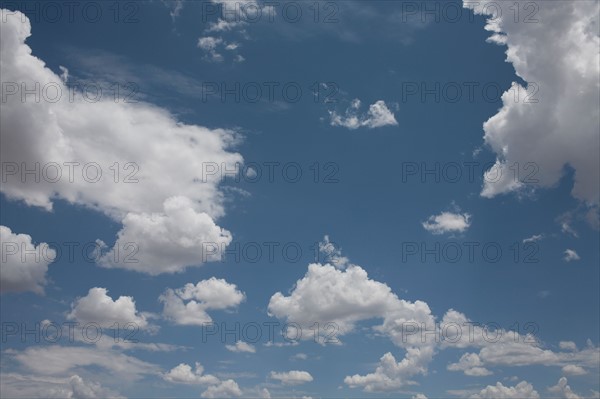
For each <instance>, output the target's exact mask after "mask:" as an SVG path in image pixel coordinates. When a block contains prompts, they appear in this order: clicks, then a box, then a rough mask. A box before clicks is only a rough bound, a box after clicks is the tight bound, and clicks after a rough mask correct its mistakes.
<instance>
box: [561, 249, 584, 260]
mask: <svg viewBox="0 0 600 399" xmlns="http://www.w3.org/2000/svg"><path fill="white" fill-rule="evenodd" d="M564 253H565V256H564V257H563V260H564V261H565V262H571V261H575V260H580V259H581V258H580V257H579V255H578V254H577V252H575V251H574V250H572V249H566V250H565V252H564Z"/></svg>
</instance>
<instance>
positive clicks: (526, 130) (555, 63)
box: [463, 0, 600, 206]
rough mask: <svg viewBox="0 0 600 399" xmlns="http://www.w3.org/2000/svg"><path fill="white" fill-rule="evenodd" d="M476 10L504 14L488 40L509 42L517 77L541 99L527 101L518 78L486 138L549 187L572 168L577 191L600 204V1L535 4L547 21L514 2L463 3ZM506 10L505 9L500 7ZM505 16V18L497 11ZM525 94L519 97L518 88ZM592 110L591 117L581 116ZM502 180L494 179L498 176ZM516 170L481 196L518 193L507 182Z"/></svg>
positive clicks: (502, 159)
mask: <svg viewBox="0 0 600 399" xmlns="http://www.w3.org/2000/svg"><path fill="white" fill-rule="evenodd" d="M463 4H464V7H465V8H471V9H474V11H475V13H476V14H482V13H484V12H488V13H489V14H491V13H495V14H497V15H496V16H495V18H493V19H489V20H488V24H487V26H486V28H485V29H486V30H488V31H491V32H493V35H492V36H491V37H490V39H489V41H490V42H493V43H497V44H500V45H506V47H507V50H506V56H507V61H509V62H511V63H512V64H513V66H514V68H515V72H516V74H517V75H518V76H519V77H521V78H523V79H524V80H525V81H526V82H528V84H529V85H530V90H529V92H528V93H532V90H533V89H534V88H537V89H539V90H537V93H536V94H535V95H534V96H533V97H534V98H535V99H537V100H538V101H537V102H535V103H531V102H529V103H528V102H526V101H524V100H525V98H524V95H525V90H526V89H525V88H523V87H521V86H520V85H518V84H516V83H514V84H513V88H512V89H511V90H509V91H507V92H505V93H504V94H503V96H502V100H503V107H502V108H501V109H500V110H499V111H498V113H497V114H496V115H494V116H492V117H491V118H490V119H489V120H488V121H487V122H485V124H484V130H485V136H484V139H485V142H486V144H487V145H489V146H490V147H491V148H492V150H493V151H494V152H496V155H497V159H498V161H497V162H498V164H499V165H502V166H503V167H504V170H505V171H508V168H507V167H508V165H514V164H515V163H518V164H519V165H520V168H523V167H524V166H525V165H526V164H527V163H534V164H535V165H536V167H537V172H536V173H535V176H534V178H535V179H537V180H538V181H539V185H540V186H542V187H553V186H555V185H556V184H557V183H558V181H559V179H560V178H561V176H563V175H564V167H565V165H569V166H570V167H572V168H573V169H574V170H575V176H574V179H575V182H574V186H573V190H572V195H573V196H574V197H576V198H578V199H580V200H582V201H586V202H587V203H588V204H595V205H596V206H597V204H598V201H599V197H600V187H599V185H600V183H599V182H600V172H599V171H600V157H599V156H598V146H600V136H599V135H598V127H599V126H600V117H599V115H600V111H599V110H600V104H599V98H598V90H599V88H600V87H599V82H598V74H599V73H600V65H599V63H598V47H599V45H600V39H599V37H598V30H597V28H596V27H597V26H598V22H599V21H598V14H599V7H600V4H599V3H598V2H594V1H590V2H587V1H574V2H572V1H553V2H545V3H544V5H543V7H538V8H536V13H535V16H534V18H535V19H537V20H538V21H543V23H540V22H538V23H522V22H523V20H522V19H521V18H519V19H517V20H515V18H513V14H511V11H510V10H509V7H510V6H511V4H512V3H511V4H508V3H502V4H500V3H498V2H494V1H493V0H485V1H480V2H471V1H466V0H465V1H464V3H463ZM498 8H500V9H501V14H499V13H498V12H497V11H496V10H497V9H498ZM498 15H499V16H498ZM517 90H518V93H520V98H519V101H516V100H515V93H516V92H517ZM582 115H585V117H581V116H582ZM494 180H495V179H494ZM512 180H513V174H512V173H505V174H504V175H503V178H501V179H499V181H497V182H494V181H491V180H487V181H486V182H485V185H484V188H483V191H482V193H481V194H482V195H483V196H485V197H493V196H495V195H498V194H501V193H505V192H509V191H513V190H518V189H520V188H522V187H523V186H524V185H523V184H508V183H507V182H508V181H512Z"/></svg>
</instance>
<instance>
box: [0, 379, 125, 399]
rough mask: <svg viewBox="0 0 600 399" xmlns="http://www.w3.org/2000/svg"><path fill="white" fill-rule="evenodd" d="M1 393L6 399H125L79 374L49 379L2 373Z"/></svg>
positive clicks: (0, 381) (0, 380)
mask: <svg viewBox="0 0 600 399" xmlns="http://www.w3.org/2000/svg"><path fill="white" fill-rule="evenodd" d="M0 393H1V396H2V397H5V398H61V399H93V398H99V399H104V398H114V399H116V398H123V396H121V395H120V394H119V393H117V392H115V391H113V390H111V389H109V388H106V387H104V386H102V385H101V384H100V383H98V382H95V381H88V380H84V379H83V378H81V377H80V376H79V375H77V374H74V375H72V376H71V377H47V376H35V375H22V374H17V373H8V374H6V373H2V378H0Z"/></svg>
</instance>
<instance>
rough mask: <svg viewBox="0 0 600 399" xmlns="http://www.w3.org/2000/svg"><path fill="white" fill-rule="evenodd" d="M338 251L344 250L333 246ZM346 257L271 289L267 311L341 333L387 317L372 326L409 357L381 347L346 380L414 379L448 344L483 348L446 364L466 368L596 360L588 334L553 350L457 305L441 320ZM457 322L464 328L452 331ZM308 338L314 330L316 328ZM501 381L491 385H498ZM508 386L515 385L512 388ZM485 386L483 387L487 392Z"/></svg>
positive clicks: (369, 387)
mask: <svg viewBox="0 0 600 399" xmlns="http://www.w3.org/2000/svg"><path fill="white" fill-rule="evenodd" d="M333 253H335V254H337V255H338V256H341V253H340V251H338V250H336V249H335V248H334V250H333ZM348 264H349V266H348V267H347V268H346V269H338V268H336V267H334V266H333V265H330V264H320V263H314V264H310V265H309V266H308V271H307V272H306V274H305V276H304V277H303V278H302V279H300V280H298V281H297V282H296V284H295V285H294V287H293V289H292V290H291V291H290V292H289V294H288V295H287V296H286V295H283V294H282V293H280V292H278V293H276V294H274V295H273V296H272V297H271V300H270V301H269V305H268V311H269V314H270V315H272V316H275V317H278V318H280V319H284V320H285V321H287V322H292V321H293V322H296V323H298V324H299V325H300V326H301V327H302V328H303V329H304V328H309V327H310V326H311V325H312V324H313V323H315V322H318V323H326V322H333V323H335V326H337V331H336V336H338V337H343V336H344V335H345V334H348V333H350V332H351V331H353V330H354V329H355V327H356V325H357V323H359V322H360V321H363V320H372V319H381V320H383V322H382V323H381V324H380V325H375V326H373V327H372V329H373V330H374V331H375V332H376V333H377V334H379V335H383V336H386V337H389V339H390V340H391V341H392V342H393V343H394V344H395V345H396V346H397V347H399V348H402V349H403V350H404V352H405V354H404V358H402V359H400V360H397V359H396V357H395V356H394V354H392V353H389V352H388V353H386V354H384V355H383V356H382V357H381V358H380V360H379V363H378V365H377V366H376V369H375V370H374V371H373V372H372V373H368V374H366V375H359V374H356V375H352V376H347V377H345V379H344V382H345V383H346V384H347V385H348V386H350V387H352V388H362V389H363V390H365V391H367V392H380V391H394V390H398V389H401V388H403V387H406V386H410V385H413V384H415V383H416V381H415V380H414V377H415V376H418V375H425V374H426V373H427V372H428V366H429V364H430V363H431V361H432V359H433V357H434V355H435V354H436V353H437V352H438V351H440V350H444V349H449V348H455V349H465V348H476V349H478V350H479V351H478V352H467V353H463V355H462V357H461V358H460V359H458V361H457V362H456V363H451V364H450V365H448V367H447V368H448V370H450V371H461V372H463V373H464V374H466V375H469V376H488V375H491V374H492V369H493V367H503V366H506V367H519V366H531V365H543V366H547V367H561V368H562V367H565V366H568V365H573V366H577V367H579V368H582V369H585V368H595V369H597V368H598V361H597V359H598V356H599V348H598V347H595V346H593V344H592V343H591V342H588V345H587V347H586V348H584V349H582V350H577V348H576V347H574V346H572V345H570V344H566V343H562V344H561V349H565V348H567V347H568V351H567V352H563V351H552V350H550V349H547V348H545V347H544V345H543V343H542V342H540V341H539V340H538V339H537V338H536V337H535V336H533V335H531V334H526V335H523V334H519V333H515V332H512V331H508V330H504V329H491V330H490V329H489V328H486V327H485V326H482V325H478V324H477V323H474V322H472V321H471V320H469V319H468V318H467V317H466V316H465V315H464V314H462V313H460V312H458V311H455V310H453V309H450V310H448V311H447V312H446V313H445V314H444V316H443V317H442V319H441V321H438V322H436V317H435V316H434V315H433V314H432V313H431V309H430V308H429V306H428V304H427V303H425V302H423V301H415V302H409V301H406V300H402V299H400V298H398V296H397V295H396V294H394V293H393V292H392V291H391V289H390V287H389V286H387V285H386V284H384V283H381V282H378V281H375V280H372V279H370V278H369V277H368V274H367V272H366V271H365V270H364V269H363V268H362V267H360V266H358V265H354V264H352V263H351V262H349V261H348ZM457 327H458V331H460V332H461V333H460V334H457V336H453V335H452V332H454V331H457ZM425 334H426V335H425ZM304 338H306V339H308V338H313V335H312V334H311V335H310V337H304ZM325 342H326V341H325ZM322 343H323V342H322ZM569 369H571V370H576V369H575V368H569ZM496 388H498V387H492V388H490V389H489V390H488V391H489V392H494V389H496ZM507 389H508V392H510V389H511V388H507ZM513 389H515V388H513ZM488 391H485V390H484V392H483V394H485V392H488ZM518 391H519V392H520V390H518ZM483 394H482V395H483ZM492 396H493V395H492Z"/></svg>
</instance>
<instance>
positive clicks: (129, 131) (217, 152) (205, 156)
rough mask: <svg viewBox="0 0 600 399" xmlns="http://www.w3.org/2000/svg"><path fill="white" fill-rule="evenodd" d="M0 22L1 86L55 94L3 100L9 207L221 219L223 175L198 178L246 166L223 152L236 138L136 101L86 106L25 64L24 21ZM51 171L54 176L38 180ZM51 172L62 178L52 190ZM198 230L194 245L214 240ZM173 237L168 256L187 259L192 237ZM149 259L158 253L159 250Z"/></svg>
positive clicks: (36, 62) (16, 17)
mask: <svg viewBox="0 0 600 399" xmlns="http://www.w3.org/2000/svg"><path fill="white" fill-rule="evenodd" d="M1 19H2V22H1V23H0V27H1V35H0V40H1V46H0V49H1V54H0V55H1V58H2V79H3V82H12V83H15V86H16V87H17V88H19V90H20V88H21V87H27V88H29V89H31V88H34V87H36V84H37V85H39V87H40V88H44V87H52V88H54V89H53V90H55V91H58V92H60V93H61V94H62V95H61V96H60V98H58V99H57V100H56V101H54V102H52V101H48V100H45V99H44V98H42V99H40V101H35V98H34V96H33V95H29V96H27V97H26V98H25V99H24V100H25V101H22V98H21V93H20V92H18V93H16V94H14V95H8V96H6V98H5V99H3V102H2V114H3V117H2V119H1V120H0V132H1V135H2V144H3V145H2V148H1V152H0V157H1V158H2V160H3V162H4V164H5V165H6V164H11V163H14V165H17V167H18V169H19V171H17V172H16V173H15V174H14V175H8V176H5V177H6V182H5V183H3V184H2V187H1V190H2V192H3V193H4V194H5V195H6V196H7V197H8V198H9V199H13V200H22V201H24V202H25V203H26V204H28V205H30V206H37V207H42V208H44V209H46V210H51V209H52V201H53V200H54V199H62V200H65V201H67V202H70V203H73V204H79V205H84V206H86V207H89V208H93V209H97V210H99V211H101V212H103V213H105V214H106V215H108V216H110V217H111V218H113V219H114V220H116V221H121V220H122V219H123V218H124V217H126V216H128V217H129V218H130V219H129V220H131V218H135V217H136V216H137V217H138V221H139V220H143V219H144V218H147V217H148V216H147V215H151V214H159V215H160V213H161V212H164V207H165V206H166V205H165V201H166V200H167V199H168V198H171V197H187V198H189V201H188V202H187V203H186V206H189V207H190V208H191V209H190V212H191V211H192V210H193V211H194V212H195V213H197V214H206V217H208V218H210V219H212V220H217V219H218V218H219V217H221V216H223V215H224V214H225V211H224V206H223V204H224V195H223V193H222V192H221V191H220V189H219V183H220V181H221V175H220V174H219V173H217V174H214V175H207V174H205V173H204V172H205V165H207V163H214V164H216V165H220V166H221V167H223V168H225V167H226V168H227V169H228V170H231V169H234V168H235V167H236V164H238V163H241V162H242V161H243V159H242V157H241V156H240V155H239V154H237V153H234V152H231V151H230V148H231V147H232V146H233V145H235V144H236V143H237V142H239V138H238V137H237V134H236V133H235V132H233V131H231V130H223V129H212V130H211V129H208V128H205V127H201V126H195V125H186V124H184V123H181V122H179V121H177V120H176V119H175V117H174V116H173V115H171V114H170V113H169V112H168V111H166V110H164V109H162V108H159V107H156V106H154V105H151V104H148V103H144V102H141V101H139V102H136V101H135V99H134V101H130V102H127V101H125V100H124V99H120V101H115V99H114V96H112V95H110V96H109V95H106V93H104V96H103V97H102V98H101V99H99V100H97V101H95V102H94V101H93V100H92V101H90V100H86V99H84V97H83V94H82V93H81V92H78V91H77V90H74V88H69V87H67V86H66V85H65V84H64V82H63V80H62V79H61V77H60V76H58V75H57V74H55V73H54V72H53V71H51V70H50V69H49V68H47V67H46V66H45V64H44V62H43V61H42V60H40V59H38V58H36V57H35V56H33V55H32V50H31V48H30V47H29V46H28V45H26V44H25V40H26V39H27V37H29V36H30V33H31V25H30V23H29V20H28V19H27V18H26V17H25V16H24V15H22V14H21V13H18V12H16V13H12V12H7V11H2V16H1ZM22 21H23V22H22ZM40 91H42V90H41V89H40ZM42 93H43V91H42ZM172 154H177V156H175V157H174V156H172ZM71 162H75V163H77V164H70V163H71ZM23 164H24V166H25V167H27V168H28V169H33V168H35V167H36V165H37V168H38V169H39V170H40V172H39V173H38V175H39V177H40V180H39V182H35V181H34V179H35V177H33V176H28V177H27V178H25V179H23V178H22V177H23V176H21V173H20V171H22V169H23V168H22V166H21V165H23ZM14 165H13V166H14ZM52 165H54V166H52ZM48 166H52V167H50V168H49V169H47V173H44V172H43V171H44V170H46V169H45V168H46V167H48ZM84 167H85V168H84ZM59 168H60V169H59ZM58 170H60V171H61V172H62V174H61V175H60V178H59V179H58V181H56V179H55V177H56V173H57V171H58ZM84 170H86V171H87V172H86V173H84ZM97 171H101V175H99V176H100V177H99V181H97V182H92V181H94V180H95V178H96V172H97ZM116 171H118V172H119V173H118V174H117V173H116ZM159 217H160V216H159ZM198 217H199V216H198ZM206 217H205V218H206ZM205 226H206V227H207V228H208V230H207V231H206V232H204V233H203V234H201V236H204V237H212V236H213V232H214V230H215V227H214V224H211V223H205ZM174 232H175V233H177V232H178V233H181V234H182V235H180V236H173V237H170V239H171V241H172V242H171V243H172V245H171V246H170V248H172V247H173V246H177V245H179V244H183V246H182V247H181V250H182V252H183V253H187V252H188V251H189V248H188V247H186V246H185V244H186V243H187V242H188V240H189V238H190V236H189V235H186V234H184V233H183V231H181V230H174V231H171V233H174ZM193 233H194V234H197V233H198V232H197V231H194V232H193ZM148 235H149V234H146V235H145V236H146V237H147V236H148ZM150 243H153V242H152V241H151V242H150ZM140 251H141V252H140V254H141V253H142V252H143V251H144V249H143V248H140ZM149 251H150V254H152V255H155V254H156V252H157V250H156V248H152V249H149ZM140 256H141V255H140ZM154 267H155V268H156V269H159V268H160V265H155V266H154Z"/></svg>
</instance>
